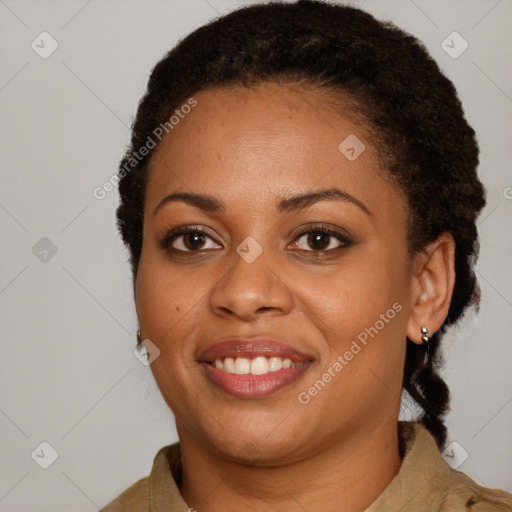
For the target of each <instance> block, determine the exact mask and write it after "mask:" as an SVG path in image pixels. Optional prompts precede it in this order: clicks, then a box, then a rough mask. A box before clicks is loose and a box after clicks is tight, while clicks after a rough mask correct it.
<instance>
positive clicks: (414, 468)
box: [149, 421, 450, 512]
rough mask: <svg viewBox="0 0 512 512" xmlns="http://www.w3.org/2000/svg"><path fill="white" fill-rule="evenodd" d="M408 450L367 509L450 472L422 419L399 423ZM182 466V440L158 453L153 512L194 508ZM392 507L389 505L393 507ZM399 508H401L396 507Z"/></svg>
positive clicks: (402, 498)
mask: <svg viewBox="0 0 512 512" xmlns="http://www.w3.org/2000/svg"><path fill="white" fill-rule="evenodd" d="M398 436H399V439H400V443H401V447H402V450H403V453H404V457H403V460H402V465H401V467H400V470H399V472H398V474H397V475H396V476H395V477H394V478H393V480H392V481H391V482H390V483H389V485H388V486H387V487H386V489H385V490H384V491H383V493H382V494H381V495H380V496H379V497H378V498H377V500H376V501H375V502H374V503H372V505H370V507H369V508H367V509H366V511H365V512H385V511H388V510H398V509H400V507H406V506H407V505H408V504H411V503H412V502H413V501H414V502H415V501H417V499H418V495H419V494H423V493H424V492H426V491H427V492H428V489H427V487H428V485H429V483H430V482H431V480H432V476H433V475H436V476H438V477H440V478H442V477H443V474H444V473H446V476H448V474H449V473H450V467H449V466H448V465H447V464H446V463H445V462H444V460H443V459H442V457H441V454H440V453H439V450H438V448H437V445H436V442H435V440H434V438H433V437H432V435H431V434H430V432H429V431H428V430H427V429H426V428H425V427H424V426H423V425H422V424H421V423H419V422H404V421H400V422H398ZM181 477H182V466H181V452H180V446H179V443H175V444H172V445H169V446H165V447H163V448H162V449H160V450H159V452H158V453H157V455H156V456H155V459H154V463H153V469H152V471H151V475H150V477H149V501H150V507H149V510H150V512H168V511H169V510H176V511H183V512H188V511H190V507H189V506H188V505H187V504H186V503H185V501H184V500H183V498H182V497H181V494H180V492H179V485H180V484H181ZM390 506H391V507H392V508H389V507H390ZM396 507H398V508H396Z"/></svg>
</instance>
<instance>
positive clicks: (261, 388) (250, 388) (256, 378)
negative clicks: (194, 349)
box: [201, 361, 311, 400]
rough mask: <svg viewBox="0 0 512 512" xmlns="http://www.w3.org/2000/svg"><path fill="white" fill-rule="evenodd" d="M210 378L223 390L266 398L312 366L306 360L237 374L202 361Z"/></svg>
mask: <svg viewBox="0 0 512 512" xmlns="http://www.w3.org/2000/svg"><path fill="white" fill-rule="evenodd" d="M201 364H202V366H203V368H204V369H205V372H206V375H207V376H208V378H209V379H210V380H211V381H212V382H213V383H214V384H215V385H216V386H217V387H218V388H220V389H222V391H225V392H226V393H228V394H230V395H232V396H235V397H237V398H242V399H244V400H252V399H256V398H264V397H267V396H269V395H272V394H274V393H276V392H277V391H280V390H281V389H283V388H286V387H288V386H290V385H291V384H292V383H293V382H295V381H297V380H298V379H300V377H301V376H302V375H303V374H304V372H306V371H307V369H308V368H309V367H310V365H311V362H309V361H305V362H304V363H303V364H302V365H300V366H295V367H292V368H286V369H282V370H278V371H276V372H269V373H266V374H265V375H252V374H250V373H249V374H247V375H237V374H236V373H227V372H224V371H222V370H218V369H217V368H215V367H214V366H213V365H212V364H210V363H201Z"/></svg>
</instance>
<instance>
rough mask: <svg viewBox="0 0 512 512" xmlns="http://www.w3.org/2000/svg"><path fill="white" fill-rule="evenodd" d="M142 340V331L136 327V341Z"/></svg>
mask: <svg viewBox="0 0 512 512" xmlns="http://www.w3.org/2000/svg"><path fill="white" fill-rule="evenodd" d="M141 341H142V333H141V332H140V329H137V342H138V343H140V342H141Z"/></svg>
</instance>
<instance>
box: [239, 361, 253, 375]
mask: <svg viewBox="0 0 512 512" xmlns="http://www.w3.org/2000/svg"><path fill="white" fill-rule="evenodd" d="M250 372H251V360H250V359H247V358H246V357H237V358H236V359H235V373H236V374H237V375H247V374H248V373H250Z"/></svg>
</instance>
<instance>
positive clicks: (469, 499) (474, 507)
mask: <svg viewBox="0 0 512 512" xmlns="http://www.w3.org/2000/svg"><path fill="white" fill-rule="evenodd" d="M398 427H399V428H398V434H399V439H400V442H401V446H402V450H401V451H402V453H403V455H404V456H403V460H402V465H401V467H400V470H399V472H398V474H397V475H396V476H395V478H394V479H393V480H392V481H391V482H390V484H389V485H388V487H387V488H386V489H385V490H384V492H383V493H382V494H381V495H380V496H379V497H378V498H377V500H376V501H375V502H374V503H373V504H372V505H371V506H370V508H368V509H367V510H366V512H396V511H397V510H401V511H403V512H413V511H414V512H433V511H436V512H506V511H508V512H512V495H511V494H509V493H507V492H505V491H502V490H500V489H488V488H486V487H482V486H480V485H478V484H477V483H476V482H474V481H473V480H472V479H471V478H469V477H468V476H467V475H465V474H464V473H462V472H460V471H456V470H454V469H452V468H451V467H450V466H449V465H448V463H447V462H446V461H445V460H444V458H443V457H442V455H441V452H440V451H439V448H438V446H437V444H436V441H435V439H434V438H433V436H432V435H431V434H430V432H429V431H428V430H427V429H426V428H425V427H424V426H423V425H422V424H420V423H418V422H400V423H399V425H398Z"/></svg>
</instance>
